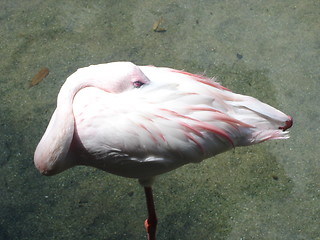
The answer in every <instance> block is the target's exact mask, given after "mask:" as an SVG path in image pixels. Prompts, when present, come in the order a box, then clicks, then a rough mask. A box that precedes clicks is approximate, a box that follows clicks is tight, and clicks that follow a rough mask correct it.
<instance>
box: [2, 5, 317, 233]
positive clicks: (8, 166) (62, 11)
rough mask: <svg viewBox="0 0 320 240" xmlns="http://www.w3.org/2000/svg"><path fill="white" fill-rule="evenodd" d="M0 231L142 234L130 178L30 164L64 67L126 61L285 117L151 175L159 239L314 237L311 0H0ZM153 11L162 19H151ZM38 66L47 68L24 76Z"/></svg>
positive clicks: (139, 199) (141, 213) (140, 206)
mask: <svg viewBox="0 0 320 240" xmlns="http://www.w3.org/2000/svg"><path fill="white" fill-rule="evenodd" d="M0 9H1V10H0V36H1V46H0V55H1V58H0V62H1V64H0V70H1V77H0V84H1V85H0V100H1V105H0V112H1V115H0V124H1V126H0V132H1V135H0V149H1V151H0V192H1V194H0V239H145V230H144V228H143V221H144V219H145V217H146V206H145V200H144V193H143V189H142V188H141V187H140V186H139V185H138V183H137V181H136V180H133V179H125V178H121V177H118V176H113V175H111V174H106V173H104V172H102V171H99V170H95V169H91V168H86V167H77V168H73V169H71V170H68V171H66V172H64V173H62V174H59V175H56V176H54V177H44V176H41V175H40V174H39V173H38V172H37V171H36V169H35V168H34V165H33V152H34V150H35V147H36V145H37V143H38V141H39V140H40V137H41V136H42V134H43V132H44V130H45V128H46V126H47V124H48V121H49V119H50V117H51V114H52V112H53V110H54V108H55V104H56V96H57V93H58V91H59V89H60V87H61V85H62V84H63V82H64V81H65V79H66V78H67V77H68V76H69V75H70V74H71V73H72V72H74V71H75V70H76V69H77V68H79V67H84V66H88V65H90V64H97V63H103V62H111V61H119V60H127V61H133V62H135V63H136V64H140V65H143V64H151V65H156V66H169V67H172V68H176V69H184V70H186V71H189V72H193V73H205V74H206V75H207V76H210V77H211V76H215V77H217V78H218V79H219V81H220V82H221V83H222V84H223V85H224V86H226V87H228V88H230V89H231V90H233V91H235V92H238V93H242V94H247V95H252V96H254V97H257V98H259V99H260V100H262V101H264V102H267V103H269V104H270V105H272V106H274V107H276V108H279V109H281V110H282V111H284V112H285V113H287V114H289V115H292V116H293V117H294V126H293V128H292V130H291V134H290V135H291V138H290V139H288V140H285V141H269V142H265V143H262V144H260V145H256V146H252V147H247V148H237V149H235V150H234V151H229V152H227V153H224V154H221V155H219V156H217V157H215V158H214V159H209V160H206V161H204V162H202V163H201V164H191V165H188V166H184V167H182V168H180V169H178V170H175V171H173V172H170V173H168V174H164V175H162V176H160V177H159V178H158V179H157V181H156V183H155V185H154V195H155V196H154V197H155V202H156V207H157V213H158V218H159V225H158V239H320V229H319V222H320V217H319V216H320V161H319V156H320V148H319V147H318V144H319V140H320V139H319V127H318V123H319V113H320V110H319V106H318V105H319V102H320V97H319V94H318V90H319V89H320V83H319V80H320V68H319V62H320V59H319V58H320V57H319V56H320V51H319V50H320V38H319V30H320V29H319V26H320V20H319V19H320V18H319V11H320V3H319V1H317V0H314V1H312V0H305V1H298V0H284V1H275V0H271V1H255V0H247V1H245V0H244V1H237V0H233V1H210V0H203V1H191V0H188V1H175V2H174V3H173V2H172V1H163V0H162V1H160V0H154V1H98V0H95V1H90V3H87V1H67V3H63V2H59V1H58V2H57V1H51V0H45V1H40V0H39V1H36V0H34V1H18V0H11V1H7V0H2V1H1V2H0ZM161 17H162V18H163V22H162V23H161V27H162V28H165V29H166V31H165V32H154V31H153V30H152V28H153V24H154V23H155V22H156V21H158V20H159V19H160V18H161ZM43 67H47V68H49V75H48V76H47V77H46V78H45V79H44V80H43V81H41V82H40V83H39V84H38V85H36V86H33V87H31V88H29V82H30V81H31V79H32V78H33V76H34V75H35V74H36V73H37V72H38V71H39V70H40V69H41V68H43Z"/></svg>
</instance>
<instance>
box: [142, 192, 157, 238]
mask: <svg viewBox="0 0 320 240" xmlns="http://www.w3.org/2000/svg"><path fill="white" fill-rule="evenodd" d="M144 193H145V195H146V201H147V208H148V218H147V219H146V220H145V221H144V227H145V228H146V231H147V234H148V240H156V230H157V222H158V219H157V216H156V209H155V207H154V201H153V194H152V188H151V187H144Z"/></svg>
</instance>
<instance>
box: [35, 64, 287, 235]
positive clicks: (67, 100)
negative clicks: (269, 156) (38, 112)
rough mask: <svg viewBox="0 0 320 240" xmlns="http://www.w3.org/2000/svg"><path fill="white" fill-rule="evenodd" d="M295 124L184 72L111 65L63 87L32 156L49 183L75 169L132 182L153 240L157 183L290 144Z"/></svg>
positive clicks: (71, 79) (95, 68) (84, 73)
mask: <svg viewBox="0 0 320 240" xmlns="http://www.w3.org/2000/svg"><path fill="white" fill-rule="evenodd" d="M291 126H292V118H291V117H290V116H287V115H286V114H284V113H282V112H281V111H279V110H277V109H275V108H273V107H271V106H269V105H267V104H265V103H262V102H260V101H259V100H257V99H255V98H253V97H249V96H244V95H240V94H235V93H233V92H231V91H230V90H228V89H226V88H224V87H223V86H221V85H220V84H218V83H217V82H215V81H214V79H208V78H205V77H203V76H198V75H194V74H190V73H187V72H183V71H179V70H175V69H170V68H158V67H153V66H136V65H134V64H133V63H130V62H113V63H106V64H99V65H93V66H89V67H85V68H81V69H79V70H77V71H76V72H75V73H73V74H72V75H71V76H70V77H68V78H67V80H66V82H65V83H64V84H63V86H62V87H61V90H60V92H59V95H58V99H57V108H56V109H55V111H54V113H53V115H52V118H51V120H50V123H49V125H48V127H47V129H46V132H45V133H44V135H43V137H42V139H41V141H40V142H39V144H38V146H37V149H36V151H35V154H34V162H35V166H36V167H37V169H38V170H39V171H40V172H41V173H42V174H43V175H47V176H50V175H54V174H57V173H60V172H62V171H64V170H66V169H68V168H71V167H73V166H76V165H86V166H92V167H96V168H98V169H101V170H104V171H106V172H109V173H113V174H116V175H120V176H124V177H129V178H137V179H139V182H140V184H141V185H142V186H143V187H144V189H145V195H146V200H147V208H148V218H147V219H146V221H145V227H146V230H147V234H148V239H149V240H150V239H155V233H156V224H157V217H156V212H155V207H154V202H153V196H152V189H151V185H152V183H153V181H154V178H155V177H156V176H157V175H159V174H162V173H165V172H168V171H171V170H173V169H176V168H178V167H180V166H182V165H185V164H187V163H195V162H201V161H202V160H203V159H206V158H209V157H212V156H214V155H217V154H219V153H222V152H224V151H227V150H228V149H232V148H234V147H236V146H247V145H251V144H255V143H259V142H263V141H265V140H268V139H286V138H288V137H289V136H288V131H287V129H288V128H290V127H291Z"/></svg>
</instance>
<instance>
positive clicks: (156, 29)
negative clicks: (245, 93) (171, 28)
mask: <svg viewBox="0 0 320 240" xmlns="http://www.w3.org/2000/svg"><path fill="white" fill-rule="evenodd" d="M162 22H163V17H161V18H160V19H159V20H157V21H156V22H155V23H154V24H153V26H152V30H153V31H154V32H166V31H167V29H165V28H162V27H160V24H161V23H162Z"/></svg>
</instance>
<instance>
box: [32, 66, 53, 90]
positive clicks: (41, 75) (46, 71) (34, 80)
mask: <svg viewBox="0 0 320 240" xmlns="http://www.w3.org/2000/svg"><path fill="white" fill-rule="evenodd" d="M48 74H49V68H46V67H44V68H41V69H40V70H39V72H38V73H37V74H36V75H34V77H33V78H32V80H31V82H30V83H29V88H31V87H33V86H35V85H37V84H38V83H39V82H41V81H42V80H43V79H44V78H45V77H46V76H47V75H48Z"/></svg>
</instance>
